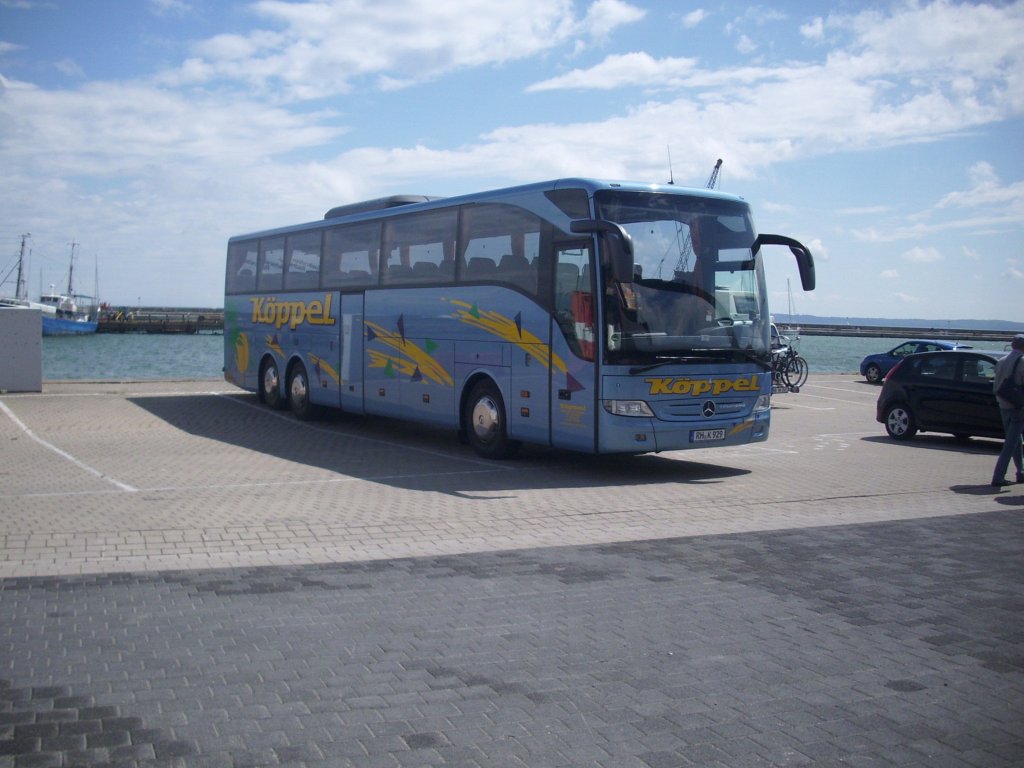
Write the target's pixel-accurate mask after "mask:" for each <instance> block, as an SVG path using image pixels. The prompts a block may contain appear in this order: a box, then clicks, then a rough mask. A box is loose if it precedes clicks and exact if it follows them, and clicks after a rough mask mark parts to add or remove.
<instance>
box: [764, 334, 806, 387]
mask: <svg viewBox="0 0 1024 768" xmlns="http://www.w3.org/2000/svg"><path fill="white" fill-rule="evenodd" d="M780 338H782V339H785V341H787V342H789V339H787V338H785V337H780ZM808 373H809V368H808V366H807V361H806V360H805V359H804V358H802V357H800V355H799V354H798V353H797V351H796V348H795V347H794V346H793V344H792V343H787V344H786V345H785V346H782V347H779V348H777V349H773V350H772V390H773V391H777V392H799V391H800V387H802V386H803V385H804V384H805V383H806V382H807V375H808Z"/></svg>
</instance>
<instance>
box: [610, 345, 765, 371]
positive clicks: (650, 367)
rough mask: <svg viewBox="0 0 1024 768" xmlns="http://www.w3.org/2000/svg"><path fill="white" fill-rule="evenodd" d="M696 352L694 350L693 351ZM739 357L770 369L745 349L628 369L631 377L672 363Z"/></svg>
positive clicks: (669, 359)
mask: <svg viewBox="0 0 1024 768" xmlns="http://www.w3.org/2000/svg"><path fill="white" fill-rule="evenodd" d="M694 351H695V352H696V350H694ZM735 355H740V356H741V357H743V358H744V359H745V360H749V361H750V362H752V363H755V364H757V365H758V366H760V367H761V368H762V369H763V370H765V371H770V370H771V369H772V364H771V363H770V362H768V361H767V360H765V359H764V358H763V357H759V356H758V355H757V353H755V352H751V351H748V350H746V349H709V350H707V351H706V352H705V353H704V354H692V355H679V356H676V357H662V358H660V359H659V360H658V362H656V363H650V364H648V365H638V366H635V367H633V368H630V369H629V373H630V375H631V376H635V375H636V374H638V373H646V372H647V371H653V370H654V369H655V368H661V367H662V366H663V365H671V364H672V363H689V362H695V361H702V360H712V359H715V358H722V357H733V356H735Z"/></svg>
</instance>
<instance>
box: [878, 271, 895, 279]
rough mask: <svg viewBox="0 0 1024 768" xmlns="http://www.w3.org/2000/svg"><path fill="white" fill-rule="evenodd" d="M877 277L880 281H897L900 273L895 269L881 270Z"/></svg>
mask: <svg viewBox="0 0 1024 768" xmlns="http://www.w3.org/2000/svg"><path fill="white" fill-rule="evenodd" d="M878 276H879V277H880V278H881V279H882V280H899V278H900V273H899V272H898V271H896V270H895V269H883V270H882V271H881V272H880V273H879V275H878Z"/></svg>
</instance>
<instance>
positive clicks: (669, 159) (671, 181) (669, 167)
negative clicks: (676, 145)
mask: <svg viewBox="0 0 1024 768" xmlns="http://www.w3.org/2000/svg"><path fill="white" fill-rule="evenodd" d="M665 149H666V150H667V151H668V183H669V184H675V183H676V182H675V179H674V178H673V176H672V147H671V146H670V145H669V144H666V145H665Z"/></svg>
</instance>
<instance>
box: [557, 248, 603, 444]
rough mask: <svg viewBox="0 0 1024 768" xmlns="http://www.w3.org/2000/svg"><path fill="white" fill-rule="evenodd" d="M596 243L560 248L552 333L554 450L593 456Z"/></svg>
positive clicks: (595, 399) (595, 401)
mask: <svg viewBox="0 0 1024 768" xmlns="http://www.w3.org/2000/svg"><path fill="white" fill-rule="evenodd" d="M593 262H594V257H593V247H592V244H591V241H589V240H581V241H577V242H572V243H562V244H559V245H557V246H556V247H555V280H554V283H555V311H554V314H553V315H552V320H551V323H552V327H551V367H550V370H551V389H550V398H551V445H553V446H555V447H556V448H569V449H572V450H577V451H587V452H592V451H594V448H595V445H596V442H595V439H596V435H595V429H596V426H595V425H596V423H597V417H596V414H595V412H594V408H595V407H596V406H597V402H598V401H597V392H596V391H595V383H594V382H595V380H596V377H595V372H594V365H595V360H596V357H597V344H598V327H597V317H598V314H597V297H596V294H595V293H594V270H593Z"/></svg>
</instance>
